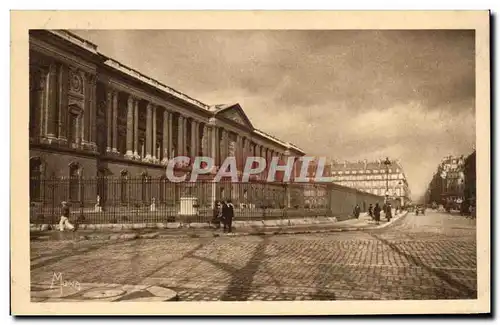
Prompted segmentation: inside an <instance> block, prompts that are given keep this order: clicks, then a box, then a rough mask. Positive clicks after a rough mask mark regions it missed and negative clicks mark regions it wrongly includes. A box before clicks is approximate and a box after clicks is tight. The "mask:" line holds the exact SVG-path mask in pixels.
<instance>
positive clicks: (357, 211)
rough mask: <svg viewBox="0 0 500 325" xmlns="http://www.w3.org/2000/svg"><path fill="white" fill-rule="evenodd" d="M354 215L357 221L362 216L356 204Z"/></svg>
mask: <svg viewBox="0 0 500 325" xmlns="http://www.w3.org/2000/svg"><path fill="white" fill-rule="evenodd" d="M353 214H354V217H355V218H356V219H359V215H360V214H361V208H360V207H359V205H358V204H356V206H355V207H354V211H353Z"/></svg>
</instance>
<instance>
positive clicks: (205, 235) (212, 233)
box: [38, 212, 408, 241]
mask: <svg viewBox="0 0 500 325" xmlns="http://www.w3.org/2000/svg"><path fill="white" fill-rule="evenodd" d="M407 214H408V212H405V213H403V214H400V215H399V216H397V217H394V218H392V220H391V221H390V222H387V223H385V224H382V225H379V226H370V225H367V226H362V227H336V228H330V229H328V228H327V229H304V230H293V229H289V230H287V229H286V228H278V229H276V230H266V228H265V227H262V228H261V230H259V229H255V230H254V231H244V232H234V233H221V232H217V231H216V230H215V229H211V230H212V231H209V232H208V233H196V232H193V233H190V234H161V233H159V232H150V233H144V234H138V233H125V234H120V233H117V234H106V235H99V234H88V235H78V232H76V235H77V236H75V237H78V238H75V239H78V240H137V239H166V238H210V237H241V236H272V235H299V234H316V233H333V232H352V231H363V230H377V229H383V228H386V227H388V226H390V225H392V224H393V223H395V222H396V221H398V220H400V219H401V218H403V217H405V216H406V215H407ZM311 225H317V224H311ZM325 225H328V224H325ZM190 228H193V229H198V228H195V227H190ZM177 229H179V228H177ZM185 229H189V228H185ZM203 229H210V228H203ZM38 240H40V239H38ZM48 240H50V239H48ZM68 240H71V239H68ZM40 241H41V240H40Z"/></svg>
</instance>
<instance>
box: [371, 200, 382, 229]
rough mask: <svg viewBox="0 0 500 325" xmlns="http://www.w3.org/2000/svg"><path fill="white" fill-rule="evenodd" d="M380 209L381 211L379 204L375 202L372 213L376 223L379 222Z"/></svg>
mask: <svg viewBox="0 0 500 325" xmlns="http://www.w3.org/2000/svg"><path fill="white" fill-rule="evenodd" d="M380 211H381V208H380V205H379V204H378V203H376V204H375V208H373V215H374V217H375V222H376V223H377V225H378V224H380Z"/></svg>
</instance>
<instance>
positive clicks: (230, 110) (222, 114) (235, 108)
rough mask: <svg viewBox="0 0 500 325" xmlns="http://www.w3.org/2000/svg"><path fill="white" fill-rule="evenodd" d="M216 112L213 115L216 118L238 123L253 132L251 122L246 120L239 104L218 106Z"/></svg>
mask: <svg viewBox="0 0 500 325" xmlns="http://www.w3.org/2000/svg"><path fill="white" fill-rule="evenodd" d="M217 108H218V109H217V111H216V113H215V117H216V118H222V119H227V120H231V121H233V122H235V123H238V124H240V125H242V126H244V127H246V128H249V129H252V130H253V125H252V122H250V120H249V119H248V117H247V116H246V114H245V112H244V111H243V109H242V108H241V106H240V105H239V104H233V105H219V106H217Z"/></svg>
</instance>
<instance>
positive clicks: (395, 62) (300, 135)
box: [10, 11, 491, 315]
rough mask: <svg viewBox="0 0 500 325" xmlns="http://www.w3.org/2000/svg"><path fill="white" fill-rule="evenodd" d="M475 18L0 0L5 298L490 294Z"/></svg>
mask: <svg viewBox="0 0 500 325" xmlns="http://www.w3.org/2000/svg"><path fill="white" fill-rule="evenodd" d="M489 30H490V13H489V12H488V11H387V12H384V11H377V12H370V11H338V12H336V11H303V12H301V11H191V12H189V11H12V12H11V85H12V86H11V87H12V90H11V114H12V120H11V125H12V128H11V129H12V130H13V133H12V142H11V148H12V150H11V161H12V164H13V166H14V168H13V169H12V171H11V175H12V183H11V192H12V196H11V206H12V210H11V216H10V220H11V238H12V240H11V262H10V263H11V265H10V267H11V296H12V308H11V310H12V314H13V315H86V314H88V315H90V314H92V315H360V314H369V315H370V314H371V315H373V314H471V313H472V314H477V313H481V314H485V313H490V312H491V305H490V304H491V302H490V297H491V288H490V283H491V278H490V276H491V275H490V249H491V247H490V233H491V232H490V215H491V211H490V70H489V69H490V47H489V46H490V45H489V44H490V35H489Z"/></svg>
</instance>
